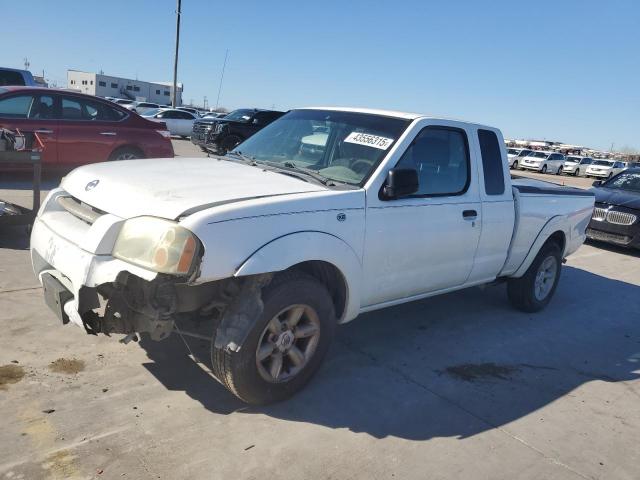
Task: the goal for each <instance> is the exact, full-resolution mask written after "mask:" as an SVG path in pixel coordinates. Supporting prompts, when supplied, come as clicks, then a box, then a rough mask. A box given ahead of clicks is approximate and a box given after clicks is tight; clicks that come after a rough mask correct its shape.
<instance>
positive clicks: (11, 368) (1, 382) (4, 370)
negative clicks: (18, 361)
mask: <svg viewBox="0 0 640 480" xmlns="http://www.w3.org/2000/svg"><path fill="white" fill-rule="evenodd" d="M24 375H25V371H24V368H22V367H21V366H20V365H11V364H9V365H2V366H0V390H6V389H7V385H9V384H10V383H18V382H19V381H20V380H22V377H24Z"/></svg>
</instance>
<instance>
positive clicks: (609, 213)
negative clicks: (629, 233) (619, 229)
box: [591, 207, 638, 225]
mask: <svg viewBox="0 0 640 480" xmlns="http://www.w3.org/2000/svg"><path fill="white" fill-rule="evenodd" d="M591 218H592V219H593V220H595V221H597V222H604V221H606V222H609V223H611V224H613V225H633V224H634V223H635V222H636V220H637V219H638V217H637V216H636V215H634V214H633V213H627V212H618V211H617V210H609V209H607V208H604V207H596V208H594V209H593V216H592V217H591Z"/></svg>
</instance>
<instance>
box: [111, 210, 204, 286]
mask: <svg viewBox="0 0 640 480" xmlns="http://www.w3.org/2000/svg"><path fill="white" fill-rule="evenodd" d="M199 249H200V243H199V242H198V240H197V239H196V236H195V235H194V234H193V233H191V232H190V231H189V230H187V229H186V228H184V227H181V226H180V225H178V224H177V223H176V222H172V221H170V220H164V219H161V218H155V217H137V218H131V219H129V220H126V221H125V222H124V224H123V225H122V228H121V229H120V233H119V234H118V238H117V239H116V243H115V245H114V247H113V252H112V255H113V256H114V257H116V258H119V259H120V260H124V261H125V262H129V263H133V264H134V265H138V266H140V267H143V268H146V269H149V270H153V271H154V272H158V273H172V274H178V275H186V274H188V273H189V272H190V271H191V269H192V267H193V266H194V263H195V261H196V259H197V257H198V253H199Z"/></svg>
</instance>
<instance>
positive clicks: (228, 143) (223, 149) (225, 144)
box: [218, 135, 242, 155]
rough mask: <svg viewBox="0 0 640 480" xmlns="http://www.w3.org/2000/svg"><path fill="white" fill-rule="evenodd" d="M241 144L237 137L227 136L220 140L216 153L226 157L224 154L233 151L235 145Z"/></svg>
mask: <svg viewBox="0 0 640 480" xmlns="http://www.w3.org/2000/svg"><path fill="white" fill-rule="evenodd" d="M240 142H242V139H241V138H240V137H238V136H237V135H229V136H228V137H225V138H223V139H222V142H220V144H219V146H218V153H219V154H220V155H226V153H227V152H228V151H230V150H233V149H234V147H235V146H236V145H238V144H239V143H240Z"/></svg>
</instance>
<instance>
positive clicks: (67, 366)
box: [49, 358, 84, 375]
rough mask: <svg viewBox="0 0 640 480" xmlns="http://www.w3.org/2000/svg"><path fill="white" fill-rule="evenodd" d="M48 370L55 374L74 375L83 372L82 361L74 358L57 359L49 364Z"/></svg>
mask: <svg viewBox="0 0 640 480" xmlns="http://www.w3.org/2000/svg"><path fill="white" fill-rule="evenodd" d="M49 370H51V371H52V372H55V373H66V374H68V375H75V374H76V373H79V372H81V371H83V370H84V360H78V359H75V358H59V359H57V360H55V361H53V362H51V363H50V364H49Z"/></svg>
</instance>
